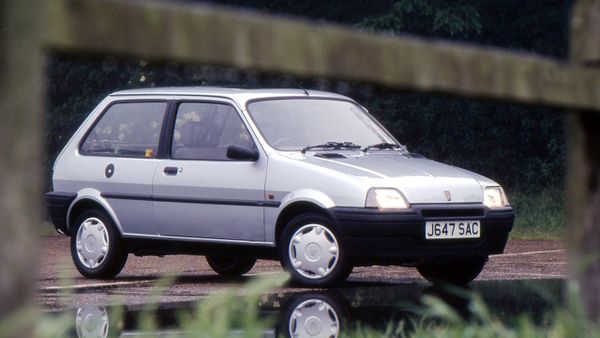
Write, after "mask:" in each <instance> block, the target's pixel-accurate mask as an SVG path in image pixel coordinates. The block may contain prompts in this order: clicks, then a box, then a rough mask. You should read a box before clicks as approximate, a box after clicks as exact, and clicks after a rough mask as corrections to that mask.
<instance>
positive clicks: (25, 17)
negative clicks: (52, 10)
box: [0, 0, 44, 335]
mask: <svg viewBox="0 0 600 338" xmlns="http://www.w3.org/2000/svg"><path fill="white" fill-rule="evenodd" d="M38 8H39V4H38V1H34V0H20V1H6V0H4V1H0V320H1V319H2V318H4V317H5V316H6V315H8V314H9V313H11V312H13V311H18V310H21V308H22V306H23V305H28V304H31V301H32V296H33V293H34V289H35V281H36V278H37V269H36V266H37V263H36V262H37V259H38V257H37V253H38V250H37V249H38V240H37V232H36V231H35V229H36V227H37V226H38V225H39V223H40V215H41V210H42V206H41V203H40V201H41V198H42V197H41V194H40V180H41V175H42V171H41V167H42V160H43V159H42V156H43V155H42V152H41V149H42V148H41V144H42V142H41V139H42V123H41V121H42V111H43V107H42V99H43V97H44V93H43V82H44V81H43V79H44V67H43V62H44V57H43V54H42V50H41V43H40V35H39V33H38V23H39V16H38ZM1 334H2V333H0V335H1Z"/></svg>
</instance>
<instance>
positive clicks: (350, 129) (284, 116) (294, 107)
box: [248, 99, 396, 150]
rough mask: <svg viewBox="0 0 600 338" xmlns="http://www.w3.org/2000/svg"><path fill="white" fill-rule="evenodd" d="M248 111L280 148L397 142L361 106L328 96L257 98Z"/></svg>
mask: <svg viewBox="0 0 600 338" xmlns="http://www.w3.org/2000/svg"><path fill="white" fill-rule="evenodd" d="M248 112H249V113H250V115H251V116H252V118H253V119H254V122H255V123H256V126H257V127H258V129H259V130H260V132H261V133H262V135H263V137H264V138H265V139H266V141H267V142H268V143H269V144H270V145H271V146H272V147H274V148H276V149H279V150H300V149H302V148H304V147H306V146H312V145H318V144H324V143H327V142H351V143H353V144H356V145H360V146H363V147H365V146H367V145H371V144H377V143H383V142H389V143H396V141H394V140H393V139H392V138H391V137H390V136H389V135H388V134H387V133H386V132H385V131H384V130H383V129H382V128H381V127H379V125H377V123H375V121H374V120H373V119H372V118H371V117H370V116H369V115H368V114H367V113H366V112H365V111H364V110H363V109H362V108H361V107H359V106H358V105H356V104H354V103H352V102H347V101H339V100H326V99H277V100H261V101H255V102H252V103H250V104H249V105H248Z"/></svg>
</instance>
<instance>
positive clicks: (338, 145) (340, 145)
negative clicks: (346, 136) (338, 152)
mask: <svg viewBox="0 0 600 338" xmlns="http://www.w3.org/2000/svg"><path fill="white" fill-rule="evenodd" d="M315 148H333V149H342V148H347V149H358V148H360V145H358V144H356V143H352V142H327V143H324V144H317V145H314V146H306V147H304V148H302V150H300V152H301V153H303V154H304V153H305V152H306V151H307V150H310V149H315Z"/></svg>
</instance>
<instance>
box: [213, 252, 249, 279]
mask: <svg viewBox="0 0 600 338" xmlns="http://www.w3.org/2000/svg"><path fill="white" fill-rule="evenodd" d="M206 261H207V262H208V265H209V266H210V268H211V269H213V271H214V272H216V273H218V274H219V275H221V276H225V277H239V276H241V275H243V274H245V273H247V272H248V271H250V270H252V268H253V267H254V264H255V263H256V259H255V258H247V257H231V256H206Z"/></svg>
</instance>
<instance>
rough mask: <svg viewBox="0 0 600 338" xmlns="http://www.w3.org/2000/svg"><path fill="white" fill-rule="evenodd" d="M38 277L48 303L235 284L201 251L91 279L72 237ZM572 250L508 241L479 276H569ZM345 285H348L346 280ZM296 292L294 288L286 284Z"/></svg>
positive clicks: (399, 276)
mask: <svg viewBox="0 0 600 338" xmlns="http://www.w3.org/2000/svg"><path fill="white" fill-rule="evenodd" d="M42 250H43V252H42V258H41V262H40V274H39V277H38V303H39V304H40V305H41V306H43V307H44V308H47V309H56V308H70V307H76V306H80V305H87V304H96V305H108V304H115V303H123V304H141V303H145V302H147V301H148V297H149V296H150V295H151V294H153V293H154V292H156V289H155V286H156V283H157V279H159V278H160V276H161V275H163V274H166V273H168V274H175V275H177V276H178V277H177V280H176V281H175V282H174V283H173V284H172V285H171V286H169V287H168V288H166V289H164V290H161V294H162V296H161V297H160V299H158V301H160V302H180V301H193V300H198V299H201V298H203V297H206V296H208V295H210V294H212V293H215V292H217V291H220V290H224V289H226V288H228V287H231V286H232V284H233V283H232V282H231V281H226V280H223V279H222V278H220V277H219V276H217V275H216V274H215V273H214V272H213V271H212V270H211V269H210V267H209V266H208V264H207V263H206V261H205V260H204V258H203V257H201V256H187V255H178V256H166V257H164V258H160V257H136V256H134V255H130V256H129V260H128V261H127V265H126V266H125V269H124V270H123V271H122V272H121V274H119V276H117V277H116V278H115V279H114V280H111V281H104V280H91V279H85V278H83V277H81V276H80V275H79V273H78V272H77V270H76V269H75V267H74V266H73V263H72V261H71V257H70V253H69V240H68V238H67V237H64V236H59V235H53V236H47V237H45V238H44V239H43V249H42ZM566 260H567V254H566V250H565V244H564V242H562V241H529V240H512V241H509V243H508V245H507V247H506V249H505V253H504V254H502V255H496V256H491V257H490V260H489V262H488V263H487V265H486V267H485V269H484V270H483V272H482V273H481V275H480V276H479V277H478V279H479V280H524V279H556V278H559V279H560V278H565V277H566V274H567V265H566ZM281 272H282V270H281V267H280V265H279V263H278V262H274V261H259V262H258V263H257V264H256V266H255V267H254V268H253V269H252V271H251V272H250V273H249V277H247V278H246V279H248V278H251V276H254V275H263V274H273V273H281ZM406 283H423V284H425V283H426V282H425V281H424V279H422V278H421V277H420V276H419V274H418V273H417V271H416V269H414V268H404V267H389V266H386V267H384V266H372V267H358V268H355V269H354V271H353V273H352V275H351V276H350V278H349V281H348V283H347V285H349V286H352V285H362V284H366V285H377V284H385V285H389V284H406ZM342 287H343V286H342ZM281 291H286V292H287V291H290V292H293V291H294V289H290V288H282V290H281Z"/></svg>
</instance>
